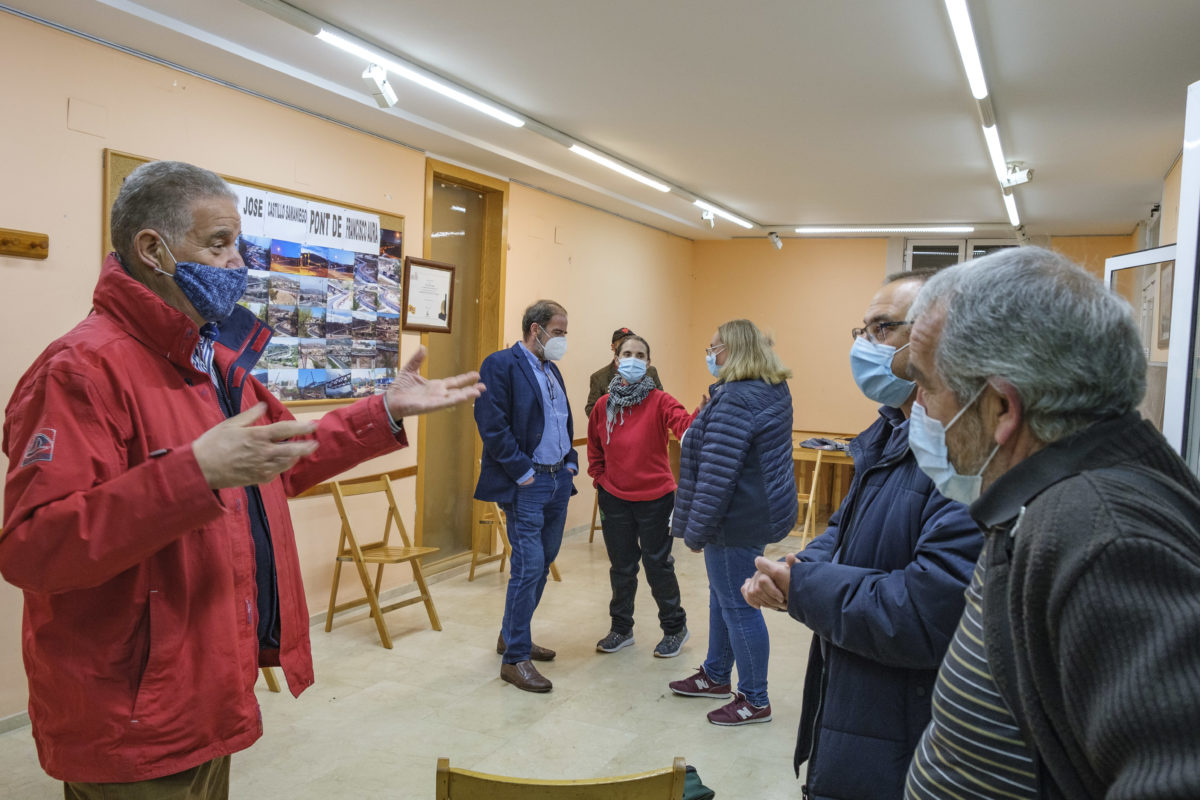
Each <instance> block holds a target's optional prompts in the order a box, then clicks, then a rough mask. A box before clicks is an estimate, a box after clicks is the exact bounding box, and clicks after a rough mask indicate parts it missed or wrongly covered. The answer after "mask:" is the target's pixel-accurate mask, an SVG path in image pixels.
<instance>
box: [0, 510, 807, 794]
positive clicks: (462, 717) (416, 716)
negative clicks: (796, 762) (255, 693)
mask: <svg viewBox="0 0 1200 800" xmlns="http://www.w3.org/2000/svg"><path fill="white" fill-rule="evenodd" d="M797 541H798V540H797V539H795V538H789V539H787V540H785V541H783V542H780V543H779V544H777V545H773V546H772V547H770V548H768V551H767V555H768V556H772V557H778V556H780V555H782V554H783V553H785V552H787V551H788V550H789V549H795V548H796V547H797V546H798V545H797ZM558 564H559V567H560V569H561V571H562V576H563V582H562V583H555V582H553V581H552V582H551V583H550V585H549V586H547V588H546V593H545V596H544V598H543V600H542V605H541V607H540V608H539V610H538V612H537V614H536V615H535V617H534V633H535V640H536V641H537V642H538V643H539V644H543V645H546V646H548V647H553V648H555V649H556V650H557V651H558V658H557V659H556V660H555V661H554V662H552V663H550V664H546V665H539V667H542V666H544V669H543V674H544V675H546V676H547V677H548V678H550V679H551V680H552V681H553V682H554V691H553V692H551V693H550V694H547V695H534V694H529V693H526V692H522V691H519V690H517V689H516V688H514V687H512V686H510V685H508V684H506V683H504V682H502V681H501V680H500V679H499V669H500V657H499V656H497V655H496V652H495V642H496V634H497V632H498V629H499V624H500V617H501V615H502V613H503V609H504V589H505V580H506V577H507V573H505V574H504V575H500V574H498V573H497V571H496V566H495V565H489V566H488V567H485V568H482V570H483V571H482V574H479V575H477V576H476V579H475V581H474V582H472V583H468V582H467V579H466V574H465V572H463V573H461V574H458V573H455V574H452V575H450V576H448V577H446V578H445V579H444V580H441V581H439V582H437V583H435V584H434V585H433V587H432V590H433V594H434V599H435V601H436V602H437V607H438V612H439V613H440V615H441V618H442V623H443V627H444V630H442V631H441V632H434V631H432V630H430V629H429V626H428V619H427V618H426V616H425V614H424V612H423V609H421V608H420V607H419V606H415V607H409V608H405V609H400V610H397V611H393V612H391V613H389V614H388V616H387V619H388V621H389V625H390V629H391V632H392V636H393V638H394V640H395V649H394V650H391V651H388V650H384V649H383V648H382V647H381V646H380V645H379V639H378V637H377V636H376V633H375V629H374V626H373V625H372V624H371V623H370V621H369V619H367V618H366V617H365V616H362V615H359V616H357V617H351V618H349V619H347V620H346V621H344V622H342V623H341V624H340V625H338V626H337V627H335V628H334V630H333V632H332V633H328V634H327V633H325V632H324V631H323V630H322V629H321V628H320V627H314V629H313V632H312V636H313V651H314V656H315V658H316V662H317V683H316V685H315V686H314V687H312V688H311V689H309V690H308V691H306V692H305V693H304V694H303V695H301V697H300V698H299V699H295V698H293V697H292V696H291V695H290V694H287V693H286V692H285V693H284V694H271V693H269V692H267V691H266V688H265V686H264V685H263V684H262V682H261V681H260V683H259V702H260V703H261V705H262V709H263V721H264V726H265V730H266V732H265V735H264V736H263V738H262V739H261V740H260V741H259V742H258V743H257V744H255V745H254V746H253V747H251V748H250V749H249V750H247V751H245V752H242V753H238V754H236V755H235V756H234V757H233V765H232V779H231V781H232V795H233V796H234V797H237V798H296V799H297V800H299V799H300V798H343V797H345V798H432V797H433V796H434V771H435V766H436V762H437V758H438V756H448V757H449V758H450V761H451V763H452V764H455V765H459V766H464V767H469V768H472V769H477V770H482V771H485V772H496V773H502V774H510V775H521V776H529V777H542V778H565V777H592V776H600V775H610V774H622V773H626V772H636V771H641V770H646V769H653V768H657V767H662V766H667V765H669V764H670V763H671V760H672V758H673V757H674V756H676V755H681V756H684V757H685V758H686V759H687V761H688V763H690V764H693V765H695V766H696V767H697V769H698V770H699V773H700V776H701V778H702V779H703V780H704V782H705V783H706V784H708V785H709V786H710V787H712V788H713V789H714V790H715V791H716V793H717V796H718V797H720V798H772V799H773V798H787V797H799V795H800V784H799V782H798V781H797V780H796V778H795V776H794V774H793V773H792V767H791V762H792V749H793V746H794V744H795V737H796V724H797V722H798V720H799V716H800V689H801V682H802V680H803V676H804V665H805V661H806V658H807V654H808V646H809V642H810V635H809V633H808V630H807V629H806V628H804V627H803V626H801V625H800V624H799V623H797V622H795V621H794V620H792V619H791V618H790V617H788V616H787V615H786V614H781V613H778V612H770V611H769V612H766V618H767V627H768V629H769V631H770V634H771V662H770V694H771V705H772V710H773V714H774V719H773V721H771V722H769V723H766V724H759V725H749V726H746V727H741V728H720V727H717V726H714V725H710V724H709V723H708V721H707V720H706V719H705V717H704V715H705V713H706V712H707V711H709V710H711V709H713V708H716V707H718V706H719V705H721V701H717V700H712V701H710V700H707V699H704V698H683V697H677V696H675V695H673V694H671V692H670V691H669V690H668V689H667V682H668V681H670V680H674V679H676V678H681V677H685V676H687V675H689V674H691V673H692V672H693V671H694V670H695V668H696V667H697V666H698V665H699V664H700V663H701V661H703V660H704V653H705V648H706V646H707V638H708V584H707V579H706V576H705V572H704V560H703V558H702V557H701V556H699V555H695V554H692V553H690V552H688V551H687V550H686V549H684V548H682V547H677V548H676V568H677V571H678V574H679V576H680V584H681V587H682V591H683V600H684V606H685V608H686V609H687V611H688V613H689V615H690V618H689V627H690V629H691V632H692V638H691V641H689V642H688V643H687V644H686V645H684V649H683V653H682V654H681V655H680V656H679V657H678V658H674V659H658V658H652V657H651V652H652V651H653V648H654V645H655V643H657V641H658V638H659V636H660V635H661V632H660V631H659V629H658V624H657V617H656V613H655V607H654V602H653V600H652V599H651V598H650V593H649V589H648V587H647V586H646V585H645V583H644V579H643V581H642V583H641V585H640V586H639V591H638V605H637V628H636V629H635V631H634V633H635V636H636V638H637V643H636V645H634V646H633V647H629V648H626V649H624V650H621V651H620V652H617V653H614V654H611V655H605V654H599V653H597V652H596V651H595V643H596V641H597V640H598V639H600V638H601V637H602V636H603V635H604V634H605V633H606V632H607V631H608V613H607V609H608V597H609V588H608V572H607V570H608V560H607V557H606V555H605V552H604V545H603V543H602V542H601V541H600V540H599V536H598V535H597V540H596V541H595V542H594V543H592V544H589V543H588V541H587V532H586V529H584V530H583V531H581V532H575V533H572V534H569V535H568V536H567V538H566V540H565V541H564V543H563V549H562V554H561V555H560V557H559V561H558ZM735 680H736V675H735ZM0 796H3V797H6V798H10V797H11V798H14V799H16V798H19V799H20V800H36V799H37V798H59V797H62V788H61V784H59V783H57V782H55V781H52V780H51V779H49V778H47V777H46V776H45V774H44V773H42V771H41V769H40V767H39V766H38V762H37V754H36V752H35V751H34V746H33V741H32V738H31V736H30V732H29V728H28V727H25V728H22V729H18V730H15V731H11V732H9V733H6V734H3V735H0Z"/></svg>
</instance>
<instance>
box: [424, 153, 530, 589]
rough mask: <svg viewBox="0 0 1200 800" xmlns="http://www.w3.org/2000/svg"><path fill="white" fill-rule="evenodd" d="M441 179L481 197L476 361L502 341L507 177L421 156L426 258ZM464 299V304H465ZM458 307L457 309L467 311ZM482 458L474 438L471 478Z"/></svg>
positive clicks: (477, 515) (465, 556)
mask: <svg viewBox="0 0 1200 800" xmlns="http://www.w3.org/2000/svg"><path fill="white" fill-rule="evenodd" d="M439 179H444V180H446V181H449V182H450V183H454V184H457V185H459V186H465V187H467V188H469V189H473V190H475V191H477V192H479V193H480V194H482V195H483V204H484V208H483V226H484V232H483V252H482V253H481V258H480V265H479V267H480V274H479V297H478V298H477V300H478V303H477V304H476V308H475V313H476V314H478V315H479V327H478V330H479V335H478V338H477V339H476V342H475V346H476V352H477V353H479V357H480V361H481V362H482V360H483V358H484V357H486V356H487V355H488V354H490V353H492V352H495V351H496V350H499V349H500V348H501V347H502V346H503V344H504V287H505V274H506V272H505V271H506V268H507V263H508V193H509V184H508V181H505V180H501V179H499V178H495V177H492V176H490V175H484V174H483V173H480V172H475V171H474V170H471V169H467V168H466V167H462V166H459V165H458V164H451V163H449V162H446V161H439V160H437V159H434V158H426V159H425V214H424V219H423V221H422V230H421V253H422V256H423V257H424V258H430V257H432V256H431V254H432V252H433V183H434V181H435V180H439ZM465 299H466V298H464V306H465V305H466V303H465ZM465 310H466V309H465V308H460V311H465ZM428 343H429V334H428V333H422V334H421V344H423V345H428ZM428 370H429V364H428V362H427V363H425V364H422V365H421V374H422V375H424V376H426V377H428ZM426 428H427V423H426V418H425V416H424V415H422V416H420V417H418V418H417V464H418V465H419V469H418V470H417V488H416V505H417V514H416V527H415V530H414V533H413V536H414V540H415V541H416V543H417V544H418V545H420V544H421V543H422V542H423V541H424V530H425V512H424V505H423V503H422V499H423V498H424V497H425V447H426V442H425V432H426ZM481 458H483V441H482V440H480V439H479V438H478V437H476V439H475V458H474V463H473V464H472V469H473V470H474V474H475V477H476V478H478V475H479V461H480V459H481ZM472 504H473V511H474V513H473V517H472V518H473V519H475V520H476V523H475V529H473V530H472V531H471V541H472V543H474V541H475V537H476V536H478V535H479V531H478V529H479V528H480V527H481V525H480V524H479V523H478V520H480V519H482V518H483V510H484V507H483V504H482V503H480V502H479V501H477V500H472ZM470 559H471V551H470V550H467V552H465V553H455V554H452V555H449V556H446V557H443V558H439V559H436V560H434V561H430V562H428V563H427V564H423V566H424V567H425V570H426V572H430V573H436V572H442V571H445V570H447V569H450V568H452V567H456V566H458V565H459V564H462V563H466V562H467V561H470Z"/></svg>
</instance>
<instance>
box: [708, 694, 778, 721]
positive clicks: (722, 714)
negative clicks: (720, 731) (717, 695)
mask: <svg viewBox="0 0 1200 800" xmlns="http://www.w3.org/2000/svg"><path fill="white" fill-rule="evenodd" d="M708 721H709V722H711V723H712V724H713V725H725V726H732V725H749V724H750V723H752V722H770V721H771V704H770V703H767V704H766V705H765V706H756V705H754V704H753V703H751V702H750V701H749V700H747V699H746V695H744V694H742V693H741V692H738V693H737V694H735V695H734V696H733V702H732V703H729V704H728V705H723V706H721V707H720V708H718V709H717V710H716V711H710V712H708Z"/></svg>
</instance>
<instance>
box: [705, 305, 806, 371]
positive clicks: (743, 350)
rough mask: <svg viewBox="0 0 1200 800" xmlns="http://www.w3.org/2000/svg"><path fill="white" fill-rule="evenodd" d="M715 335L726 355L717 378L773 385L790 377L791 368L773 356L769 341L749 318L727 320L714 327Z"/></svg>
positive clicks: (773, 351)
mask: <svg viewBox="0 0 1200 800" xmlns="http://www.w3.org/2000/svg"><path fill="white" fill-rule="evenodd" d="M717 338H718V339H720V340H721V343H722V344H723V345H725V352H726V353H727V354H728V355H726V357H725V364H724V365H723V366H722V367H721V371H720V373H719V377H720V379H721V380H723V381H754V380H763V381H766V382H767V383H770V384H776V383H782V382H783V381H786V380H787V379H788V378H790V377H792V371H791V370H790V369H788V368H787V367H785V366H784V365H783V362H781V361H780V360H779V356H777V355H775V350H774V349H773V348H772V347H771V345H772V342H771V340H770V339H768V338H767V337H766V336H764V335H763V332H762V331H760V330H759V329H758V326H757V325H755V324H754V323H753V322H751V321H750V320H748V319H731V320H729V322H726V323H725V324H723V325H722V326H721V327H719V328H717Z"/></svg>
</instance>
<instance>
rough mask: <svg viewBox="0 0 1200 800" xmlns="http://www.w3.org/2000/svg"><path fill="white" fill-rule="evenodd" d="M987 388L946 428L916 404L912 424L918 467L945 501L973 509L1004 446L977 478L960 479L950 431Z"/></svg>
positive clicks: (910, 430) (910, 431)
mask: <svg viewBox="0 0 1200 800" xmlns="http://www.w3.org/2000/svg"><path fill="white" fill-rule="evenodd" d="M986 388H987V384H986V383H985V384H984V385H983V386H980V387H979V391H978V392H976V393H975V396H974V397H972V398H971V400H970V402H968V403H967V404H966V405H965V406H963V407H962V408H960V409H959V411H958V413H957V414H955V415H954V418H953V419H951V420H950V421H949V422H947V423H946V424H945V425H942V423H941V422H939V421H937V420H936V419H934V418H933V417H931V416H929V415H928V414H927V413H926V412H925V406H923V405H921V404H920V403H913V409H912V416H911V417H910V418H909V420H908V446H909V447H910V448H912V451H913V455H914V456H915V457H916V459H917V466H919V467H920V468H921V471H922V472H924V473H925V474H926V475H928V476H929V480H931V481H933V485H934V486H936V487H937V489H938V491H939V492H941V493H942V495H943V496H944V497H946V498H947V499H949V500H956V501H958V502H960V503H963V504H964V505H970V504H971V503H974V502H975V501H976V500H978V499H979V495H980V492H981V491H982V490H983V471H984V470H985V469H987V466H988V464H990V463H992V459H993V458H994V457H995V456H996V452H997V451H998V450H999V449H1000V445H999V444H997V445H996V446H995V447H993V448H992V452H991V453H990V454H988V457H987V458H986V459H985V460H984V462H983V466H981V467H980V468H979V471H978V472H976V473H975V474H974V475H959V474H958V470H956V469H955V468H954V465H953V464H951V463H950V452H949V451H948V450H947V449H946V431H948V430H950V426H952V425H953V424H954V423H956V422H958V418H959V417H961V416H962V415H963V412H965V411H966V410H967V409H968V408H970V407H971V406H973V405H974V404H975V401H976V400H978V399H979V396H980V395H981V394H983V390H984V389H986Z"/></svg>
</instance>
